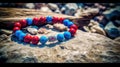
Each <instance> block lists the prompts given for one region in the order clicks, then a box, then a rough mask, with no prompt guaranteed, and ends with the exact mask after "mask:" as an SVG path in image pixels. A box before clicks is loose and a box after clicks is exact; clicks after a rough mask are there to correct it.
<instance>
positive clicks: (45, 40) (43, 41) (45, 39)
mask: <svg viewBox="0 0 120 67" xmlns="http://www.w3.org/2000/svg"><path fill="white" fill-rule="evenodd" d="M47 41H48V38H47V37H46V36H41V37H40V42H41V43H42V44H45V43H46V42H47Z"/></svg>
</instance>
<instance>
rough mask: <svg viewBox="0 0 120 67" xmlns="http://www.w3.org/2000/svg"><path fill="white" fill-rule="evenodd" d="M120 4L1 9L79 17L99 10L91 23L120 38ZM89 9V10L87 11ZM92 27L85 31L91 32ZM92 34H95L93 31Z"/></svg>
mask: <svg viewBox="0 0 120 67" xmlns="http://www.w3.org/2000/svg"><path fill="white" fill-rule="evenodd" d="M119 6H120V3H0V7H7V8H8V7H9V8H27V9H36V10H37V9H39V10H41V11H45V12H54V13H59V14H65V15H70V16H76V17H79V16H80V15H81V14H82V13H81V11H83V12H85V10H86V11H89V9H92V8H94V9H97V10H98V11H99V13H98V14H97V15H96V16H94V17H93V18H92V19H91V20H92V21H90V22H93V20H94V22H97V23H98V24H99V27H100V28H101V29H103V30H104V31H105V33H106V34H107V36H108V37H110V38H116V37H119V36H120V7H119ZM87 9H88V10H87ZM90 27H91V25H89V26H87V27H84V28H83V29H84V30H85V31H87V32H90V30H91V29H90ZM88 29H89V31H88ZM92 32H95V31H94V30H92Z"/></svg>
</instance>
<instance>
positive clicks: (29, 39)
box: [13, 16, 78, 44]
mask: <svg viewBox="0 0 120 67" xmlns="http://www.w3.org/2000/svg"><path fill="white" fill-rule="evenodd" d="M45 23H50V24H54V23H63V24H64V25H65V26H67V27H68V28H69V31H65V32H64V33H63V34H57V36H56V37H46V36H41V37H40V38H39V37H38V36H36V35H34V36H33V35H30V34H26V33H24V32H22V30H21V29H22V28H24V27H26V26H27V25H36V26H39V25H40V24H45ZM77 29H78V27H77V26H76V25H75V24H74V23H73V22H71V21H70V20H69V19H64V18H58V17H52V16H47V17H40V18H37V17H35V18H33V19H32V18H27V19H23V20H20V21H19V22H15V24H14V28H13V34H14V35H15V36H16V37H17V38H18V39H19V40H21V41H24V42H26V43H32V44H38V43H39V41H40V43H41V44H45V43H46V42H47V41H48V39H49V38H51V39H52V40H58V41H59V42H62V41H64V40H65V39H66V40H68V39H70V38H72V37H74V35H75V34H76V31H77Z"/></svg>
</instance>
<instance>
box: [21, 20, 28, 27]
mask: <svg viewBox="0 0 120 67" xmlns="http://www.w3.org/2000/svg"><path fill="white" fill-rule="evenodd" d="M20 24H21V26H22V27H26V26H27V21H26V20H25V19H23V20H20Z"/></svg>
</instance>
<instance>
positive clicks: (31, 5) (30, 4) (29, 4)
mask: <svg viewBox="0 0 120 67" xmlns="http://www.w3.org/2000/svg"><path fill="white" fill-rule="evenodd" d="M25 7H27V8H30V9H32V8H35V5H34V4H33V3H26V4H25Z"/></svg>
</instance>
